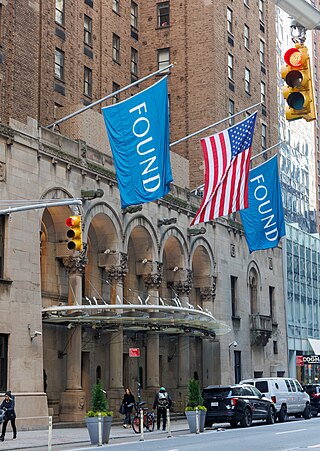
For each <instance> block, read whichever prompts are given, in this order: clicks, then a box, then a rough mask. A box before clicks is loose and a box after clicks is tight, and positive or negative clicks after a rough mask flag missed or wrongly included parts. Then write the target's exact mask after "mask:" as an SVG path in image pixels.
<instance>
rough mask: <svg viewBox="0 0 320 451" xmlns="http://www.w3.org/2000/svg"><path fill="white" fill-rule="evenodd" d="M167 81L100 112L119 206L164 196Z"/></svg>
mask: <svg viewBox="0 0 320 451" xmlns="http://www.w3.org/2000/svg"><path fill="white" fill-rule="evenodd" d="M168 107H169V105H168V87H167V77H164V78H162V79H161V80H160V81H158V82H157V83H155V84H154V85H152V86H150V87H149V88H147V89H145V90H144V91H141V92H140V93H138V94H136V95H134V96H132V97H129V98H128V99H126V100H124V101H123V102H119V103H116V104H114V105H110V106H107V107H104V108H102V113H103V117H104V120H105V124H106V128H107V133H108V137H109V142H110V146H111V150H112V154H113V159H114V165H115V168H116V175H117V180H118V184H119V191H120V198H121V206H122V208H126V207H128V206H129V205H138V204H142V203H145V202H151V201H153V200H156V199H159V198H161V197H163V196H165V195H166V194H167V193H168V192H169V191H170V182H172V173H171V166H170V147H169V138H170V137H169V135H170V133H169V108H168Z"/></svg>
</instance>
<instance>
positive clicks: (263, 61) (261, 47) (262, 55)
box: [260, 39, 265, 65]
mask: <svg viewBox="0 0 320 451" xmlns="http://www.w3.org/2000/svg"><path fill="white" fill-rule="evenodd" d="M260 63H261V64H263V65H264V64H265V44H264V41H262V39H260Z"/></svg>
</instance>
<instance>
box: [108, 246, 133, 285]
mask: <svg viewBox="0 0 320 451" xmlns="http://www.w3.org/2000/svg"><path fill="white" fill-rule="evenodd" d="M104 269H105V272H106V274H107V278H108V280H110V281H113V280H116V281H117V280H121V281H123V279H124V278H125V276H126V275H127V272H128V256H127V254H125V253H124V252H120V265H110V266H105V268H104Z"/></svg>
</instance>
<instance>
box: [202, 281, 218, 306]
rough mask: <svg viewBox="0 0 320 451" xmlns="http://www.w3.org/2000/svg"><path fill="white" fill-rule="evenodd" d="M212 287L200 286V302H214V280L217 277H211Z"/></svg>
mask: <svg viewBox="0 0 320 451" xmlns="http://www.w3.org/2000/svg"><path fill="white" fill-rule="evenodd" d="M212 279H213V280H212V287H203V288H200V298H201V301H202V302H206V301H211V302H214V300H215V298H216V280H217V277H216V276H213V277H212Z"/></svg>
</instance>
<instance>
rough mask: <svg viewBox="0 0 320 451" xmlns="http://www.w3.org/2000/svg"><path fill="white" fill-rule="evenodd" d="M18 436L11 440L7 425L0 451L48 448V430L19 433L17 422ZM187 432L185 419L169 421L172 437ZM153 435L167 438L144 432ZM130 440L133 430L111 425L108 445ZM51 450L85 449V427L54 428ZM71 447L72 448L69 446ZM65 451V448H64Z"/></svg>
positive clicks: (160, 433)
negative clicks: (68, 446)
mask: <svg viewBox="0 0 320 451" xmlns="http://www.w3.org/2000/svg"><path fill="white" fill-rule="evenodd" d="M17 429H18V434H17V438H16V439H15V440H13V439H12V431H11V427H10V425H9V424H8V428H7V433H6V436H5V440H4V442H0V451H2V450H23V449H31V450H37V448H44V447H46V446H48V429H42V430H32V431H19V422H18V421H17ZM188 431H189V428H188V423H187V420H186V419H179V420H175V421H171V432H172V435H174V434H175V433H187V432H188ZM150 434H154V436H157V438H160V437H161V436H163V437H164V438H165V437H166V436H167V432H165V431H156V430H155V431H154V432H152V433H150V432H148V433H147V432H146V433H145V436H146V435H150ZM124 438H130V439H131V440H132V439H136V441H137V442H138V441H139V439H140V434H135V433H134V432H133V430H132V429H131V428H130V429H124V428H123V426H122V425H121V424H119V423H117V424H115V425H112V427H111V433H110V440H109V443H110V444H111V443H112V444H116V443H117V439H124ZM51 443H52V449H54V447H55V446H58V445H70V449H72V448H74V446H75V445H76V446H77V445H79V446H81V447H86V446H89V445H90V439H89V434H88V431H87V428H86V427H65V428H60V427H59V428H55V427H53V431H52V442H51ZM71 445H72V446H71ZM65 449H66V448H65Z"/></svg>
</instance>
